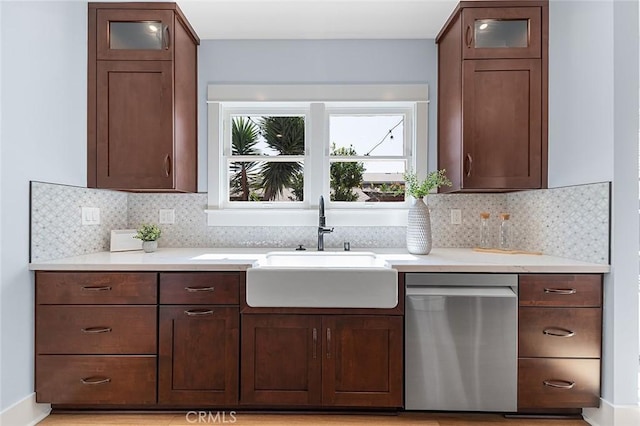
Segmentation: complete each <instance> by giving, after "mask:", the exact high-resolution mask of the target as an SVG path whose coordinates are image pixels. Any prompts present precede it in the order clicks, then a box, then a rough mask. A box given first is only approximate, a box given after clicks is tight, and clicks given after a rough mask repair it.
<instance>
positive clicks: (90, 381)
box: [80, 376, 111, 385]
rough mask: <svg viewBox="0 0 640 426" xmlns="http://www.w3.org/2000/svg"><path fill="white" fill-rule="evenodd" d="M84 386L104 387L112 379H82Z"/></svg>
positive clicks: (96, 377)
mask: <svg viewBox="0 0 640 426" xmlns="http://www.w3.org/2000/svg"><path fill="white" fill-rule="evenodd" d="M80 381H81V382H82V384H83V385H103V384H105V383H109V382H110V381H111V379H110V378H109V377H99V376H95V377H87V378H86V379H80Z"/></svg>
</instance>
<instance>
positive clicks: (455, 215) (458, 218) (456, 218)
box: [451, 209, 462, 225]
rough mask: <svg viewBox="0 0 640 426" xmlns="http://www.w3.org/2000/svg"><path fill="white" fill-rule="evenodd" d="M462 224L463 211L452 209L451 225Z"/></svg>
mask: <svg viewBox="0 0 640 426" xmlns="http://www.w3.org/2000/svg"><path fill="white" fill-rule="evenodd" d="M461 223H462V210H460V209H451V224H452V225H460V224H461Z"/></svg>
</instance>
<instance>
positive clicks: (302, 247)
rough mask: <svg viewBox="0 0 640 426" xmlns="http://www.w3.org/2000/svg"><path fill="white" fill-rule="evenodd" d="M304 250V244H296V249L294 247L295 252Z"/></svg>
mask: <svg viewBox="0 0 640 426" xmlns="http://www.w3.org/2000/svg"><path fill="white" fill-rule="evenodd" d="M303 250H306V248H304V244H298V247H296V251H303Z"/></svg>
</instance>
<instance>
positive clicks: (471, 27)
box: [462, 7, 542, 59]
mask: <svg viewBox="0 0 640 426" xmlns="http://www.w3.org/2000/svg"><path fill="white" fill-rule="evenodd" d="M541 14H542V8H539V7H506V8H468V9H465V10H464V11H463V14H462V16H463V18H462V24H463V26H462V38H463V57H464V59H489V58H491V59H499V58H540V57H541V48H540V47H541V41H542V40H541V33H542V28H541V21H542V20H541Z"/></svg>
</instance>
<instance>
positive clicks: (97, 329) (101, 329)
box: [82, 327, 111, 334]
mask: <svg viewBox="0 0 640 426" xmlns="http://www.w3.org/2000/svg"><path fill="white" fill-rule="evenodd" d="M82 332H83V333H89V334H97V333H110V332H111V327H87V328H83V329H82Z"/></svg>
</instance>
